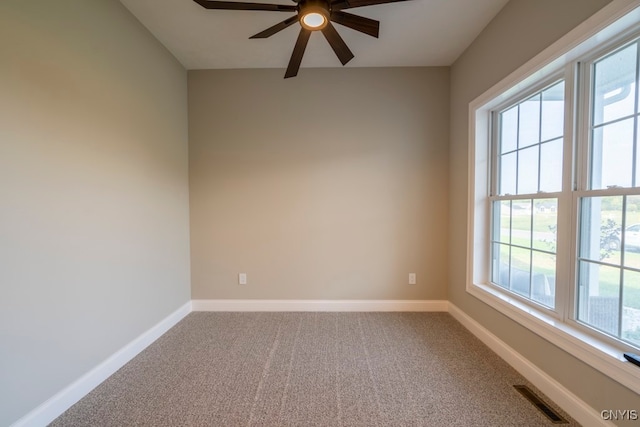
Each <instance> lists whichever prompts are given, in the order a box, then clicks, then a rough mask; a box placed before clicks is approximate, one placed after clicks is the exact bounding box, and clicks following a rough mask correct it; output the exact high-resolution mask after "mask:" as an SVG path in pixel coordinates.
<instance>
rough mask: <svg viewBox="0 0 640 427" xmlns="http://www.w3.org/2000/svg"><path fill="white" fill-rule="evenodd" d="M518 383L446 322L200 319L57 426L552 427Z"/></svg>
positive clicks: (363, 317) (426, 318)
mask: <svg viewBox="0 0 640 427" xmlns="http://www.w3.org/2000/svg"><path fill="white" fill-rule="evenodd" d="M515 384H527V382H526V381H525V380H524V378H523V377H522V376H520V375H519V374H518V373H517V372H516V371H514V370H513V369H512V368H511V367H509V366H508V365H507V364H506V363H505V362H504V361H503V360H502V359H500V358H499V357H498V356H497V355H495V354H494V353H493V352H491V351H490V350H489V349H488V348H487V347H486V346H484V344H482V343H481V342H480V341H479V340H478V339H476V338H475V337H474V336H473V335H471V334H470V333H469V332H468V331H467V330H466V329H464V327H462V326H461V325H460V324H459V323H458V322H457V321H456V320H454V319H453V318H452V317H451V316H450V315H449V314H446V313H204V312H195V313H191V314H190V315H188V316H187V317H186V318H185V319H183V320H182V321H181V322H180V323H179V324H178V325H176V326H175V327H174V328H173V329H171V330H170V331H169V332H167V333H166V334H165V335H164V336H162V337H161V338H160V339H159V340H157V341H156V342H155V343H154V344H152V345H151V346H150V347H149V348H147V349H146V350H145V351H144V352H142V353H141V354H140V355H139V356H138V357H136V358H135V359H133V360H132V361H131V362H130V363H128V364H127V365H125V366H124V367H123V368H122V369H120V370H119V371H118V372H116V373H115V374H114V375H113V376H111V377H110V378H109V379H107V380H106V381H105V382H104V383H103V384H101V385H100V386H99V387H97V388H96V389H95V390H94V391H92V392H91V393H90V394H89V395H87V396H86V397H85V398H84V399H82V400H81V401H80V402H78V403H77V404H76V405H74V406H73V407H72V408H70V409H69V410H68V411H67V412H65V413H64V414H63V415H61V416H60V417H59V418H58V419H57V420H56V421H54V422H53V423H52V425H53V426H56V427H58V426H94V427H95V426H119V427H120V426H465V427H467V426H491V427H495V426H550V425H553V424H552V423H551V422H550V421H549V419H548V418H547V417H545V416H544V415H543V414H542V413H541V412H540V411H539V410H538V409H536V408H535V407H534V406H533V405H532V404H531V403H530V402H529V401H528V400H526V399H525V398H524V397H523V396H522V395H520V393H518V392H517V391H516V390H515V389H514V388H513V385H515ZM536 392H537V391H536ZM537 393H538V394H539V392H537ZM539 395H540V396H541V397H542V398H543V399H544V400H545V401H546V402H547V403H552V402H550V401H549V399H547V398H545V397H544V396H542V395H541V394H539ZM563 415H564V416H565V418H568V417H567V416H566V414H564V413H563ZM570 422H571V424H572V425H577V423H575V421H570Z"/></svg>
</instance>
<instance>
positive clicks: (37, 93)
mask: <svg viewBox="0 0 640 427" xmlns="http://www.w3.org/2000/svg"><path fill="white" fill-rule="evenodd" d="M0 52H1V54H0V425H2V426H6V425H9V424H11V423H12V422H13V421H16V420H17V419H18V418H20V417H21V416H23V415H25V414H26V413H28V412H29V411H31V410H32V409H34V408H35V407H36V406H38V405H39V404H41V403H42V402H43V401H45V400H46V399H48V398H50V397H51V396H53V395H54V394H55V393H57V392H59V391H60V390H61V389H63V388H64V387H66V386H67V385H69V384H70V383H72V382H73V381H74V380H76V379H78V378H79V377H80V376H81V375H83V374H84V373H85V372H87V371H88V370H89V369H91V368H94V367H95V366H97V365H98V364H99V363H100V362H102V361H103V360H104V359H105V358H107V357H108V356H110V355H112V354H113V353H115V352H116V351H117V350H118V349H120V348H121V347H122V346H124V345H125V344H128V343H129V342H130V341H132V340H133V339H134V338H136V337H137V336H138V335H139V334H140V333H142V332H144V331H146V330H148V329H149V328H150V327H151V326H153V325H154V324H156V323H157V322H158V321H160V320H161V319H163V318H164V317H166V316H167V315H168V314H170V313H171V312H173V311H174V310H176V309H177V308H178V307H180V306H181V305H182V304H184V303H186V302H187V301H189V299H190V290H189V233H188V227H189V224H188V219H189V218H188V175H187V167H188V159H187V148H188V147H187V139H188V134H187V131H188V125H187V87H186V86H187V76H186V71H185V70H184V69H183V68H182V67H181V66H180V64H178V63H177V61H175V59H173V57H172V56H171V55H170V54H169V53H168V52H167V51H166V50H165V49H164V48H163V47H162V46H161V45H160V44H159V43H158V42H157V41H156V40H155V39H154V38H153V37H152V36H151V35H150V34H149V33H148V32H147V31H146V30H145V29H144V27H142V25H140V23H139V22H138V21H137V20H136V19H135V18H133V16H131V15H130V14H129V13H128V12H127V11H126V9H125V8H124V7H123V6H122V5H121V4H120V2H118V1H113V0H90V1H87V0H56V1H48V0H29V1H23V0H3V1H1V2H0Z"/></svg>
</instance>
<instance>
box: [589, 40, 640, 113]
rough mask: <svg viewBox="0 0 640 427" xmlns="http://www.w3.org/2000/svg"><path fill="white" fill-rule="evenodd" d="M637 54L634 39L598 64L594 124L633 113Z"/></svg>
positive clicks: (596, 68)
mask: <svg viewBox="0 0 640 427" xmlns="http://www.w3.org/2000/svg"><path fill="white" fill-rule="evenodd" d="M636 55H637V45H636V44H635V43H634V44H632V45H630V46H628V47H626V48H624V49H622V50H621V51H619V52H617V53H615V54H613V55H610V56H608V57H606V58H604V59H602V60H601V61H598V62H597V63H596V64H595V84H594V93H593V101H594V108H593V124H594V125H598V124H600V123H606V122H609V121H611V120H615V119H619V118H621V117H625V116H628V115H630V114H633V112H634V104H635V90H633V89H634V86H633V84H634V83H635V79H636Z"/></svg>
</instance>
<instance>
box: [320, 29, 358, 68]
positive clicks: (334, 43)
mask: <svg viewBox="0 0 640 427" xmlns="http://www.w3.org/2000/svg"><path fill="white" fill-rule="evenodd" d="M321 31H322V34H324V37H325V38H326V39H327V41H328V42H329V45H330V46H331V48H332V49H333V51H334V52H335V53H336V55H338V59H339V60H340V62H342V65H344V64H346V63H347V62H349V61H351V60H352V59H353V53H352V52H351V51H350V50H349V47H348V46H347V44H346V43H345V42H344V40H342V37H340V34H338V32H337V31H336V27H334V26H333V25H331V22H328V23H327V26H326V27H324V28H323V29H322V30H321Z"/></svg>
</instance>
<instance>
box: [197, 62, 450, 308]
mask: <svg viewBox="0 0 640 427" xmlns="http://www.w3.org/2000/svg"><path fill="white" fill-rule="evenodd" d="M282 75H283V70H214V71H193V72H191V71H190V72H189V136H190V138H189V144H190V147H189V159H190V190H191V253H192V264H191V269H192V294H193V297H194V298H196V299H198V298H220V299H225V298H249V299H252V298H255V299H258V298H262V299H446V296H447V295H446V287H447V280H448V279H447V228H448V218H447V206H448V184H447V176H448V175H447V168H448V139H449V135H448V114H449V70H448V68H386V69H366V68H359V69H358V68H354V69H349V68H345V69H302V70H301V72H300V74H299V75H298V77H296V78H295V79H288V80H284V79H283V78H282ZM239 272H245V273H247V274H248V276H249V283H248V284H247V285H242V286H241V285H238V282H237V280H238V279H237V274H238V273H239ZM408 273H417V275H418V284H417V285H408V284H407V276H408Z"/></svg>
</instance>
